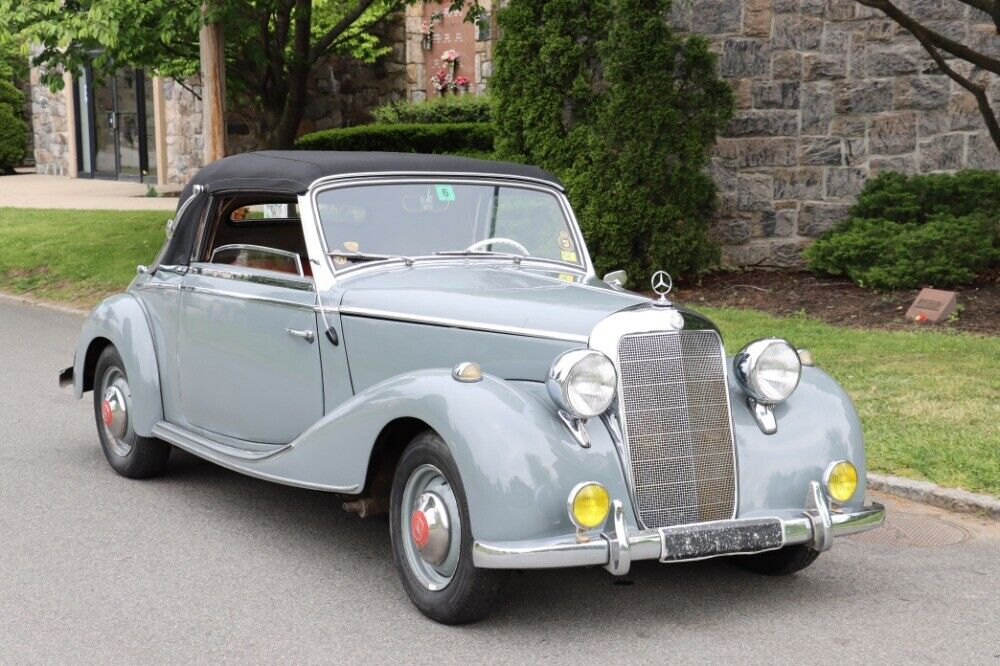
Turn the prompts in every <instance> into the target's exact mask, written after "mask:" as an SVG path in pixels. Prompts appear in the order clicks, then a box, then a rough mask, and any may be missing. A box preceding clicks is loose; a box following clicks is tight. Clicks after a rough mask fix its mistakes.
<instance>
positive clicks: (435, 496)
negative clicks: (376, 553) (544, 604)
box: [389, 431, 505, 624]
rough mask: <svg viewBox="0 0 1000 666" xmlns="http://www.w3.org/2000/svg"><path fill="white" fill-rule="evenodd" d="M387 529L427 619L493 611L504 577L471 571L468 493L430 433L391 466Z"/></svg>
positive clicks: (459, 620)
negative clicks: (394, 467) (395, 464)
mask: <svg viewBox="0 0 1000 666" xmlns="http://www.w3.org/2000/svg"><path fill="white" fill-rule="evenodd" d="M389 526H390V527H389V532H390V537H391V540H392V555H393V559H394V560H395V563H396V569H397V570H398V571H399V577H400V579H401V580H402V582H403V587H404V588H405V589H406V593H407V594H408V595H409V597H410V600H411V601H413V603H414V604H415V605H416V607H417V608H419V609H420V610H421V612H423V613H424V615H426V616H427V617H429V618H431V619H432V620H436V621H437V622H441V623H444V624H465V623H468V622H474V621H476V620H479V619H482V618H483V617H485V616H486V615H487V614H489V612H490V611H491V610H493V607H494V605H495V604H496V601H497V599H498V598H499V596H500V588H501V585H502V583H503V579H504V578H505V573H504V572H501V571H492V570H488V569H477V568H476V567H475V566H473V564H472V532H471V529H470V527H469V509H468V505H467V504H466V500H465V490H464V489H463V487H462V481H461V478H460V477H459V475H458V469H457V467H456V465H455V461H454V459H453V458H452V457H451V452H450V451H448V447H447V446H446V445H445V443H444V441H443V440H442V439H441V438H440V437H439V436H438V435H437V434H436V433H434V432H431V431H426V432H423V433H421V434H419V435H417V436H416V437H415V438H414V439H413V441H412V442H411V443H410V445H409V447H407V449H406V451H404V452H403V455H402V457H401V458H400V460H399V464H398V465H397V466H396V472H395V476H394V478H393V482H392V498H391V501H390V506H389Z"/></svg>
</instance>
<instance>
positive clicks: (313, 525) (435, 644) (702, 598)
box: [0, 300, 1000, 664]
mask: <svg viewBox="0 0 1000 666" xmlns="http://www.w3.org/2000/svg"><path fill="white" fill-rule="evenodd" d="M81 324H82V320H81V319H80V318H78V317H75V316H73V315H70V314H65V313H60V312H53V311H49V310H45V309H41V308H37V307H32V306H26V305H19V304H12V303H10V302H7V301H3V300H0V663H3V664H22V663H98V662H99V663H111V662H116V663H128V664H132V663H189V662H193V663H205V662H213V663H218V662H253V663H266V662H276V661H278V660H281V661H283V662H293V663H300V662H301V663H372V664H375V663H385V662H391V663H428V664H430V663H463V664H464V663H474V662H478V663H494V662H519V663H525V662H529V663H535V662H545V663H556V662H582V661H586V662H588V663H611V664H615V663H622V662H626V661H627V662H636V663H678V662H680V663H688V662H699V663H704V662H708V661H723V662H727V663H748V662H756V663H787V662H798V663H876V662H877V663H882V664H895V663H914V662H916V663H948V664H1000V583H998V580H1000V528H998V527H997V525H996V523H990V522H987V521H986V520H983V519H977V518H972V517H968V516H960V515H955V514H947V513H945V512H943V511H939V510H936V509H930V508H927V507H922V506H919V505H915V504H910V503H906V502H902V501H897V502H889V501H888V500H886V498H884V497H882V498H880V499H882V500H885V501H887V503H889V504H890V509H892V510H893V511H896V512H899V513H900V514H908V515H910V516H917V517H920V516H923V517H926V518H928V519H931V520H930V522H929V524H932V525H933V524H937V525H938V526H940V525H942V524H941V523H935V522H934V521H933V519H934V518H937V519H944V520H946V521H948V525H950V526H951V527H952V528H954V527H958V528H960V530H961V531H962V533H964V534H966V536H967V538H966V539H965V541H964V542H962V543H959V544H957V545H950V546H945V547H936V548H931V547H921V548H918V547H913V546H908V545H906V544H905V543H904V544H895V545H880V544H877V543H873V542H872V540H870V539H868V540H865V539H862V538H860V537H850V538H847V539H841V540H838V542H837V543H836V545H835V546H834V549H833V550H832V551H831V552H829V553H827V554H825V555H823V556H822V557H821V558H820V559H819V560H818V561H817V562H816V564H814V565H813V566H812V567H811V568H809V569H807V570H806V571H804V572H802V573H800V574H798V575H796V576H793V577H790V578H783V579H770V578H765V577H760V576H755V575H751V574H748V573H745V572H743V571H741V570H739V569H736V568H735V567H732V566H730V565H728V564H727V563H726V562H724V561H708V562H702V563H695V564H686V565H669V566H666V565H658V564H655V563H639V564H637V565H635V566H634V567H633V571H632V574H631V575H630V576H629V578H628V582H630V583H631V584H615V583H614V581H613V579H612V578H611V577H610V576H609V575H607V574H606V573H605V572H604V571H603V570H600V569H589V570H566V571H553V572H531V573H521V574H515V575H514V576H513V577H512V579H511V583H510V585H509V588H508V594H507V598H506V600H505V601H504V602H503V604H502V605H501V606H500V607H498V608H497V609H496V612H495V613H494V614H493V615H492V616H491V617H490V618H489V619H487V620H486V621H484V622H482V623H480V624H477V625H474V626H468V627H459V628H451V627H443V626H438V625H436V624H434V623H432V622H430V621H429V620H426V619H425V618H424V617H423V616H421V615H420V614H419V613H418V612H417V611H416V610H415V609H414V608H413V607H412V606H411V605H410V602H409V600H408V599H407V597H406V595H405V593H404V592H403V589H402V587H401V586H400V584H399V582H398V579H397V577H396V573H395V571H394V569H393V566H392V562H391V557H390V554H389V539H388V535H387V526H386V522H385V521H384V520H380V519H369V520H360V519H358V518H356V517H354V516H349V515H346V514H345V513H344V512H343V511H342V509H341V507H340V503H339V502H338V501H337V500H336V498H335V497H332V496H329V495H326V494H323V493H317V492H310V491H305V490H298V489H294V488H287V487H282V486H278V485H273V484H268V483H265V482H262V481H257V480H253V479H250V478H246V477H243V476H240V475H238V474H235V473H233V472H229V471H226V470H223V469H220V468H218V467H215V466H213V465H211V464H209V463H205V462H202V461H200V460H198V459H196V458H194V457H192V456H189V455H184V454H176V455H174V456H173V457H172V459H171V465H170V470H169V473H168V474H167V475H166V476H164V477H162V478H159V479H156V480H152V481H142V482H139V481H130V480H128V479H124V478H121V477H119V476H117V475H115V473H114V472H112V470H111V469H110V467H108V465H107V464H106V462H105V460H104V457H103V455H102V454H101V451H100V448H99V445H98V443H97V436H96V433H95V430H94V419H93V416H92V411H91V404H92V403H91V402H90V400H89V394H88V396H87V399H85V400H81V401H77V400H75V399H74V398H73V396H72V392H71V391H70V390H60V389H59V388H58V387H57V385H56V372H57V371H58V370H59V369H61V368H63V367H65V366H66V365H68V364H69V362H70V360H71V356H72V349H73V346H74V343H75V339H76V335H77V333H78V332H79V329H80V326H81Z"/></svg>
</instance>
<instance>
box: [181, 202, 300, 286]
mask: <svg viewBox="0 0 1000 666" xmlns="http://www.w3.org/2000/svg"><path fill="white" fill-rule="evenodd" d="M208 224H209V229H208V233H207V234H206V239H207V241H206V243H205V246H204V249H203V251H202V252H201V255H200V258H201V260H202V261H205V262H209V263H214V264H226V265H231V266H245V267H248V268H260V269H264V270H270V271H279V272H282V273H291V274H293V275H305V276H308V275H311V271H310V270H309V258H308V256H307V255H306V241H305V237H304V236H303V234H302V220H301V218H300V217H299V210H298V204H297V203H296V201H295V200H294V199H293V198H291V197H288V198H285V197H278V196H274V195H269V196H265V195H258V196H251V195H244V194H241V195H238V196H230V197H220V198H218V199H216V200H215V201H214V202H213V206H212V211H211V213H210V218H209V221H208Z"/></svg>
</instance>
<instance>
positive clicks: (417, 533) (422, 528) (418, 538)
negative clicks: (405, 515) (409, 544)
mask: <svg viewBox="0 0 1000 666" xmlns="http://www.w3.org/2000/svg"><path fill="white" fill-rule="evenodd" d="M410 536H412V537H413V543H415V544H416V545H417V548H419V549H420V550H423V549H424V546H426V545H427V539H428V538H430V527H428V525H427V516H425V515H424V512H423V511H420V510H417V511H414V512H413V515H412V516H410Z"/></svg>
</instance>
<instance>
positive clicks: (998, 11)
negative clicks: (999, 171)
mask: <svg viewBox="0 0 1000 666" xmlns="http://www.w3.org/2000/svg"><path fill="white" fill-rule="evenodd" d="M855 1H856V2H858V3H859V4H861V5H864V6H865V7H871V8H872V9H878V10H880V11H881V12H882V13H884V14H885V15H886V16H888V17H889V18H890V19H892V20H893V21H895V22H896V23H897V24H898V25H899V26H900V27H902V28H904V29H906V30H907V31H908V32H909V33H910V34H911V35H913V36H914V37H915V38H916V39H917V41H918V42H920V45H921V46H923V47H924V50H925V51H927V53H928V54H929V55H930V56H931V58H932V59H933V60H934V62H935V63H936V64H937V66H938V68H939V69H940V70H941V71H942V72H944V73H945V74H946V75H948V77H949V78H951V80H953V81H955V83H957V84H958V85H960V86H962V87H963V88H965V89H966V90H967V91H969V92H970V93H972V95H973V97H975V98H976V104H977V106H978V107H979V113H980V114H981V115H982V116H983V120H984V121H986V128H987V129H988V130H989V133H990V138H992V139H993V143H994V144H995V145H996V147H997V150H1000V122H998V120H997V115H996V112H994V110H993V107H992V105H991V104H990V98H989V92H988V89H987V86H988V83H989V82H988V81H986V82H984V81H983V80H982V78H983V77H982V76H981V75H982V73H983V72H989V73H992V74H995V75H997V76H1000V59H997V58H994V57H992V56H991V55H989V54H986V53H982V52H980V51H977V50H975V49H974V48H972V47H971V46H969V45H968V44H964V43H962V42H960V41H957V40H955V39H952V38H950V37H948V36H947V35H944V34H942V33H941V32H939V31H937V30H935V29H933V28H932V27H930V26H927V25H924V24H923V23H921V22H920V21H918V20H917V19H915V18H914V17H913V16H911V15H909V14H907V13H906V12H905V11H903V10H902V9H900V8H899V7H898V6H897V5H894V4H893V3H892V2H891V0H855ZM951 1H954V2H961V3H962V4H965V5H968V6H970V7H972V8H973V9H976V10H978V11H981V12H983V13H985V14H986V15H987V16H989V17H990V19H991V20H992V21H993V23H994V25H996V31H997V35H998V38H1000V0H951ZM942 52H944V53H947V54H949V55H951V56H954V57H955V58H958V59H959V60H964V61H965V62H967V63H969V64H970V65H972V66H973V70H972V72H971V73H970V74H969V75H964V74H962V73H961V72H959V71H958V70H957V69H955V68H954V67H952V66H951V65H950V64H949V63H948V62H947V61H946V60H945V57H944V55H942ZM977 70H978V71H977ZM977 74H978V75H980V76H979V77H978V78H979V80H977V76H976V75H977ZM987 78H988V74H987Z"/></svg>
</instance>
